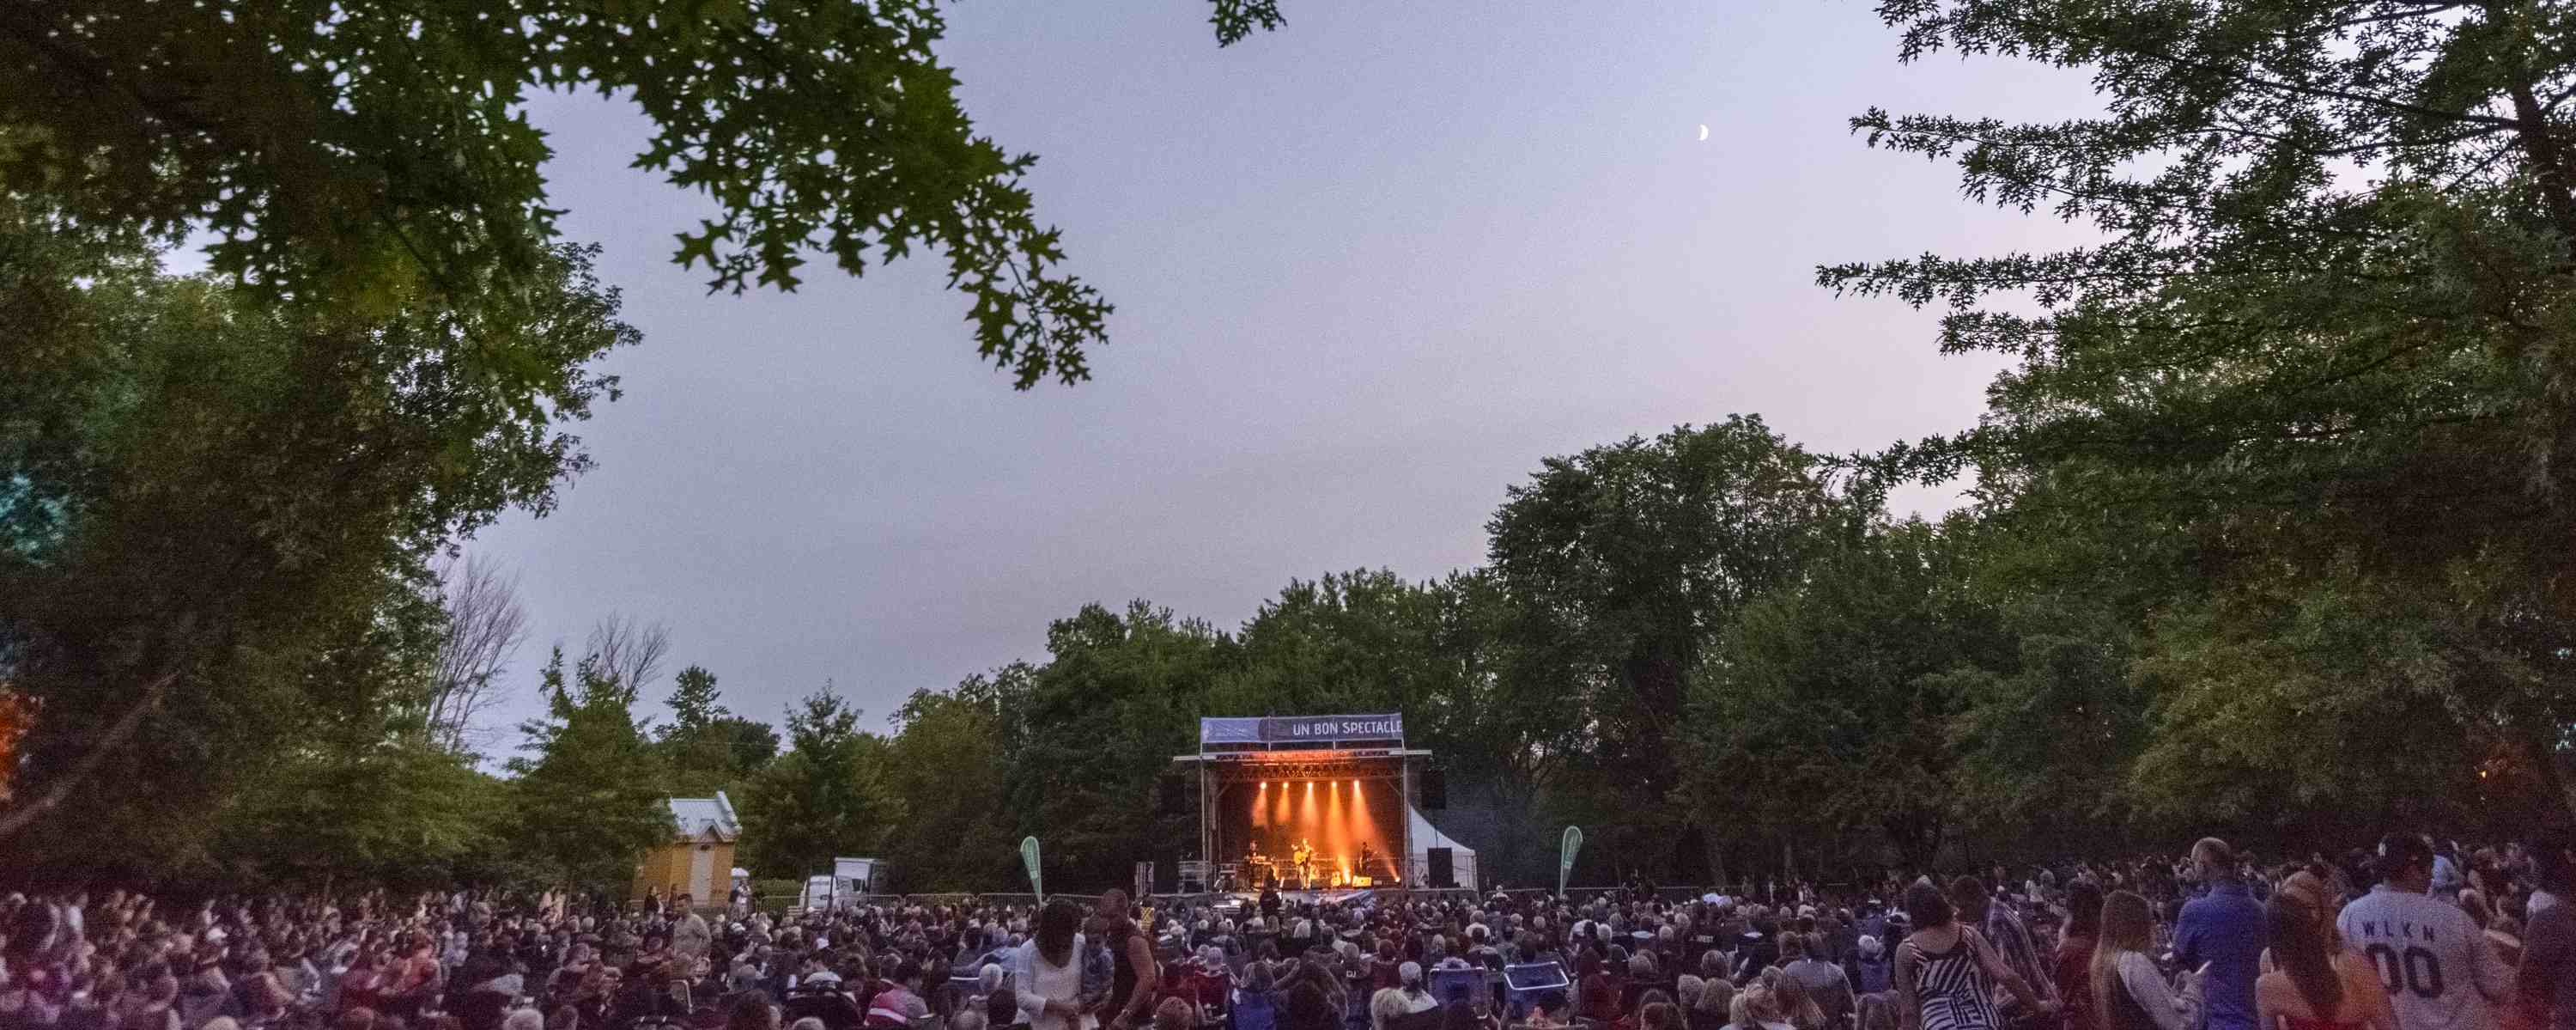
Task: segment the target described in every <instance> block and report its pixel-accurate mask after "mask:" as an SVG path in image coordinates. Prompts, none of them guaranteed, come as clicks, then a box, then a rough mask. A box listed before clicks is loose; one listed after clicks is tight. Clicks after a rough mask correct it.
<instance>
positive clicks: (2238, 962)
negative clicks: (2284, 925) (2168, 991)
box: [2095, 837, 2475, 1030]
mask: <svg viewBox="0 0 2576 1030" xmlns="http://www.w3.org/2000/svg"><path fill="white" fill-rule="evenodd" d="M2191 868H2192V871H2193V872H2194V874H2196V875H2195V878H2196V879H2198V880H2199V881H2200V883H2201V887H2202V893H2201V895H2200V896H2199V897H2197V898H2193V899H2191V901H2190V902H2188V903H2186V904H2184V905H2183V907H2182V916H2181V918H2180V919H2178V920H2176V922H2175V926H2174V941H2173V951H2174V960H2175V961H2176V962H2179V963H2180V964H2181V965H2182V968H2184V969H2185V970H2190V971H2193V972H2201V971H2202V970H2203V967H2206V979H2205V982H2204V983H2203V985H2202V986H2203V988H2204V990H2206V991H2207V1000H2208V1004H2209V1030H2255V1028H2256V1027H2257V1026H2258V1025H2260V1024H2259V1023H2258V1021H2257V1020H2256V1018H2255V1013H2254V981H2255V980H2256V979H2258V978H2260V977H2261V976H2262V957H2263V905H2262V903H2261V902H2258V901H2255V900H2254V894H2253V892H2252V891H2251V890H2250V889H2248V888H2247V887H2246V885H2245V881H2244V880H2243V879H2242V878H2241V877H2239V876H2238V875H2237V868H2236V852H2235V851H2234V849H2231V848H2229V847H2228V846H2227V842H2226V841H2222V840H2219V839H2218V838H2216V837H2203V838H2201V840H2200V843H2197V844H2194V845H2192V846H2191ZM2104 918H2105V920H2106V921H2107V920H2108V912H2107V910H2106V912H2105V916H2104ZM2106 932H2107V931H2106ZM2474 933H2475V931H2472V935H2474ZM2095 986H2096V989H2097V990H2098V989H2099V987H2100V985H2099V982H2098V978H2097V982H2096V985H2095ZM2096 1001H2097V1004H2102V1005H2108V1004H2110V999H2108V998H2100V999H2097V1000H2096Z"/></svg>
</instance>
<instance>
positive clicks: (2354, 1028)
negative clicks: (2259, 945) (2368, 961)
mask: <svg viewBox="0 0 2576 1030" xmlns="http://www.w3.org/2000/svg"><path fill="white" fill-rule="evenodd" d="M2264 922H2265V926H2266V929H2267V930H2268V931H2269V933H2268V938H2269V940H2268V943H2269V944H2270V945H2271V949H2270V954H2271V956H2272V961H2273V962H2274V963H2275V964H2276V965H2277V966H2278V968H2276V969H2274V970H2272V971H2270V972H2267V973H2264V974H2263V977H2262V979H2260V980H2257V981H2255V983H2254V1007H2255V1009H2256V1010H2257V1011H2258V1012H2260V1013H2261V1014H2262V1017H2263V1025H2265V1026H2284V1025H2286V1026H2287V1027H2289V1028H2290V1030H2397V1012H2396V1010H2394V1009H2392V1008H2390V1007H2389V1004H2388V992H2387V991H2386V990H2384V989H2382V988H2381V986H2380V983H2379V977H2377V976H2376V975H2374V974H2373V973H2372V972H2371V970H2370V967H2369V966H2367V965H2364V964H2362V963H2358V962H2339V961H2337V958H2338V957H2339V956H2340V954H2341V953H2340V951H2339V950H2338V949H2336V948H2335V947H2334V942H2333V940H2331V939H2330V938H2328V937H2327V936H2326V933H2325V930H2324V928H2323V927H2322V926H2320V925H2318V923H2317V920H2316V917H2315V915H2314V914H2312V913H2311V912H2310V911H2309V910H2308V907H2307V902H2305V901H2302V900H2299V899H2295V898H2292V897H2290V896H2288V895H2286V894H2282V895H2275V896H2274V897H2273V899H2272V903H2271V905H2270V906H2269V907H2268V908H2266V909H2265V911H2264Z"/></svg>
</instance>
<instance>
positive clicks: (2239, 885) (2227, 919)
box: [2173, 837, 2264, 1030]
mask: <svg viewBox="0 0 2576 1030" xmlns="http://www.w3.org/2000/svg"><path fill="white" fill-rule="evenodd" d="M2191 863H2192V867H2193V868H2194V869H2196V870H2198V872H2199V874H2200V882H2201V883H2203V884H2205V885H2206V886H2207V889H2206V890H2205V891H2204V892H2202V894H2201V895H2200V896H2199V897H2196V898H2193V899H2191V902H2190V903H2189V904H2186V905H2184V906H2183V907H2182V918H2181V919H2179V920H2176V921H2175V923H2174V942H2173V947H2174V958H2175V959H2176V961H2177V962H2178V963H2179V964H2180V965H2181V966H2182V968H2184V969H2187V970H2189V969H2199V968H2200V967H2201V964H2202V963H2207V964H2208V965H2209V975H2208V976H2207V977H2206V978H2204V979H2203V980H2202V981H2201V990H2202V992H2203V996H2204V997H2205V998H2206V999H2207V1001H2208V1006H2209V1009H2208V1011H2209V1030H2256V1028H2257V1027H2258V1026H2259V1025H2260V1021H2259V1020H2257V1019H2256V1018H2255V1015H2254V981H2255V979H2256V978H2257V977H2258V976H2260V975H2261V973H2262V970H2261V961H2262V956H2263V936H2264V926H2263V903H2262V902H2259V901H2256V900H2254V892H2253V891H2251V890H2248V889H2246V886H2245V881H2243V880H2241V879H2238V878H2237V876H2236V852H2235V851H2233V850H2231V849H2230V848H2228V846H2227V843H2226V842H2225V841H2222V840H2219V839H2218V838H2216V837H2208V838H2203V839H2202V840H2201V842H2200V843H2198V844H2194V845H2192V847H2191Z"/></svg>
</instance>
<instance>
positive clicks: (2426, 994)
mask: <svg viewBox="0 0 2576 1030" xmlns="http://www.w3.org/2000/svg"><path fill="white" fill-rule="evenodd" d="M2379 866H2380V883H2379V886H2378V887H2377V888H2376V889H2374V890H2372V891H2371V892H2370V893H2369V894H2368V895H2365V896H2363V897H2362V898H2361V899H2360V900H2358V901H2355V902H2353V903H2352V904H2349V905H2346V906H2344V909H2343V915H2342V916H2341V917H2340V918H2339V919H2338V920H2337V921H2336V927H2337V928H2338V929H2341V930H2342V931H2343V939H2344V940H2345V941H2346V942H2347V943H2349V944H2350V945H2351V946H2353V947H2354V948H2357V949H2360V951H2361V953H2362V954H2364V955H2366V956H2369V958H2370V960H2371V962H2372V964H2374V965H2376V966H2377V967H2378V970H2379V979H2380V983H2381V985H2382V986H2383V987H2385V988H2386V989H2387V991H2388V996H2389V997H2390V998H2391V999H2392V1000H2394V1001H2395V1002H2396V1008H2397V1026H2398V1030H2487V1028H2489V1027H2493V1026H2494V1025H2495V1008H2494V1006H2495V1005H2496V1004H2497V1003H2499V1002H2502V1001H2504V1000H2505V999H2507V998H2509V997H2511V996H2512V992H2513V968H2512V967H2510V966H2507V965H2505V964H2504V960H2503V959H2502V958H2499V957H2497V955H2496V953H2495V949H2494V948H2491V947H2488V946H2487V942H2486V936H2485V935H2484V934H2482V933H2480V932H2478V924H2477V923H2476V922H2475V921H2472V920H2471V919H2470V918H2469V914H2468V913H2466V912H2463V911H2461V910H2460V907H2459V906H2457V905H2452V904H2447V903H2445V902H2442V901H2438V900H2435V899H2434V898H2432V897H2429V896H2427V895H2426V894H2425V891H2426V890H2427V889H2428V888H2430V887H2431V886H2432V883H2433V849H2432V847H2431V846H2430V845H2427V844H2425V843H2424V840H2423V838H2421V837H2417V836H2414V835H2412V834H2404V833H2392V834H2389V835H2388V836H2387V837H2385V838H2383V839H2382V840H2381V841H2380V843H2379Z"/></svg>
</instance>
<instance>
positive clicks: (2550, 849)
mask: <svg viewBox="0 0 2576 1030" xmlns="http://www.w3.org/2000/svg"><path fill="white" fill-rule="evenodd" d="M2531 867H2532V868H2531V872H2532V879H2533V880H2534V881H2536V882H2537V883H2538V884H2539V888H2540V890H2539V891H2535V892H2533V894H2532V897H2533V898H2534V899H2537V898H2539V897H2540V893H2541V892H2543V891H2545V892H2548V893H2551V894H2555V895H2557V896H2558V897H2560V898H2568V897H2576V838H2569V837H2561V838H2559V839H2556V840H2544V841H2542V842H2540V844H2538V845H2537V846H2535V847H2533V848H2532V851H2531ZM2517 976H2518V979H2519V981H2520V983H2521V992H2520V993H2519V994H2518V995H2517V1001H2518V1003H2519V1004H2520V1006H2521V1009H2522V1015H2523V1016H2524V1017H2525V1018H2524V1020H2523V1023H2524V1025H2525V1026H2529V1027H2534V1028H2538V1030H2576V906H2569V905H2567V904H2564V903H2563V902H2562V903H2561V904H2556V905H2551V906H2549V907H2547V908H2540V907H2539V906H2538V905H2537V904H2535V905H2534V906H2533V907H2532V909H2531V922H2530V924H2529V925H2527V926H2525V927H2523V931H2522V969H2521V970H2520V971H2519V973H2518V974H2517Z"/></svg>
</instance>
